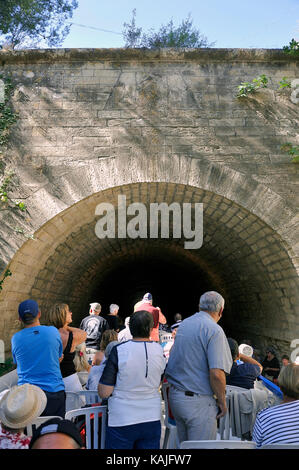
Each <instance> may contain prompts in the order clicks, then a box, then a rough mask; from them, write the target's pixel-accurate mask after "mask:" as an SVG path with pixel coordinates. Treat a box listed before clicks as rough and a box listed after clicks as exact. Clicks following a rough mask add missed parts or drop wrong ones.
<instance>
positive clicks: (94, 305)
mask: <svg viewBox="0 0 299 470" xmlns="http://www.w3.org/2000/svg"><path fill="white" fill-rule="evenodd" d="M89 305H90V307H91V310H92V311H93V312H99V311H100V310H102V306H101V304H99V303H98V302H93V303H92V304H89Z"/></svg>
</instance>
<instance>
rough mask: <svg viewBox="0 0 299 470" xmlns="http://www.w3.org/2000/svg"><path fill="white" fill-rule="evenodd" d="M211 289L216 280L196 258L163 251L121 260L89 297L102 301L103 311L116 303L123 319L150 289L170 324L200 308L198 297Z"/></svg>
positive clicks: (155, 303)
mask: <svg viewBox="0 0 299 470" xmlns="http://www.w3.org/2000/svg"><path fill="white" fill-rule="evenodd" d="M208 290H215V284H214V283H213V281H212V280H211V279H209V277H208V276H207V274H206V273H205V272H204V271H202V270H201V269H199V267H198V266H196V265H195V264H194V263H193V262H191V261H189V262H188V261H186V260H184V263H182V262H181V263H180V262H178V261H177V260H175V259H171V258H168V259H166V258H164V259H163V257H161V253H160V255H159V256H158V255H157V256H156V257H155V256H152V255H150V256H148V258H145V259H142V260H133V261H127V262H125V263H118V264H117V265H116V266H114V268H113V269H112V270H111V271H110V272H109V274H107V275H106V277H105V278H104V279H103V281H102V282H101V283H100V284H99V285H97V286H96V287H95V288H94V290H93V291H92V293H91V296H90V298H91V299H93V300H92V301H93V302H99V303H100V304H101V305H102V313H103V314H106V313H108V312H109V306H110V304H111V303H116V304H117V305H119V307H120V309H119V316H120V317H121V318H122V320H124V319H125V318H126V317H127V316H129V315H130V314H131V313H132V312H133V310H134V305H135V303H136V302H138V301H139V300H141V299H142V297H143V295H144V294H145V293H146V292H150V293H151V294H152V296H153V305H154V306H158V307H160V308H161V311H162V313H163V314H164V315H165V317H166V319H167V324H168V325H171V324H172V323H173V322H174V315H175V314H176V313H180V314H181V315H182V317H183V318H186V317H188V316H190V315H193V314H194V313H195V312H197V311H198V305H199V297H200V296H201V295H202V294H203V293H204V292H206V291H208ZM218 291H219V290H218ZM220 293H221V292H220ZM87 309H88V305H86V311H87ZM221 322H222V327H223V320H221ZM220 324H221V323H220Z"/></svg>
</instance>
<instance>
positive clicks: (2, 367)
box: [0, 357, 16, 377]
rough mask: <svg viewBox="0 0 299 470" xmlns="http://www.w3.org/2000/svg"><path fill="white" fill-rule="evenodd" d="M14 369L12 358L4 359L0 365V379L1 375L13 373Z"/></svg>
mask: <svg viewBox="0 0 299 470" xmlns="http://www.w3.org/2000/svg"><path fill="white" fill-rule="evenodd" d="M15 368H16V365H15V364H14V362H13V359H12V357H10V358H9V359H6V361H4V363H3V364H0V377H1V375H5V374H8V372H11V371H13V370H14V369H15Z"/></svg>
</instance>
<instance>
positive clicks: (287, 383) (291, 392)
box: [278, 363, 299, 400]
mask: <svg viewBox="0 0 299 470" xmlns="http://www.w3.org/2000/svg"><path fill="white" fill-rule="evenodd" d="M278 385H279V387H280V388H281V391H282V393H283V394H284V395H286V396H287V397H290V398H295V400H298V399H299V364H294V363H291V364H288V365H287V366H285V367H284V368H283V369H282V370H281V372H280V374H279V376H278Z"/></svg>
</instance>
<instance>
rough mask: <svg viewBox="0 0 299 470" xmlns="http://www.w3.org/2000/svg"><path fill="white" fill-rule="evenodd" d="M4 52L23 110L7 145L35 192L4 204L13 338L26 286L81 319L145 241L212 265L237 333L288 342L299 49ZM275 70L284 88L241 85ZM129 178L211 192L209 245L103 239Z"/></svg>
mask: <svg viewBox="0 0 299 470" xmlns="http://www.w3.org/2000/svg"><path fill="white" fill-rule="evenodd" d="M0 63H1V64H2V65H1V73H2V74H3V75H4V76H7V77H8V76H9V77H12V79H13V83H14V85H15V92H14V96H13V105H14V108H15V110H16V111H18V113H19V120H18V122H17V124H16V125H14V126H13V129H12V136H11V142H10V146H9V149H8V150H7V152H6V154H5V159H6V162H7V168H8V169H9V168H11V169H13V170H14V171H15V173H16V178H17V181H18V185H17V188H16V189H15V193H14V195H15V197H21V198H24V199H25V202H26V205H27V213H26V215H25V217H20V216H18V215H16V214H12V213H4V212H2V213H1V212H0V217H1V227H0V244H1V247H0V255H1V261H0V263H1V264H0V269H3V270H4V269H5V267H7V266H8V267H9V268H10V269H11V271H12V273H13V276H12V277H11V278H8V279H7V280H6V281H5V283H4V288H3V291H2V293H1V297H0V309H1V317H0V331H2V334H3V338H4V339H5V342H6V347H7V349H9V341H10V337H11V335H12V334H13V332H14V331H16V330H17V329H18V327H19V325H18V323H16V309H17V305H18V303H19V302H20V301H22V300H24V299H25V298H27V297H28V296H34V298H36V299H37V300H38V301H39V302H40V303H41V305H42V306H43V308H44V309H47V308H48V306H49V305H50V304H51V303H52V302H53V301H54V300H64V301H67V302H70V303H71V304H73V305H74V308H73V311H74V314H75V318H77V320H79V319H80V316H82V311H83V310H84V308H86V305H88V298H89V296H90V295H91V293H92V292H93V291H92V289H93V288H95V286H96V285H99V284H101V282H102V280H103V278H104V277H105V273H106V272H107V270H108V271H109V269H110V270H111V269H112V268H111V266H112V265H114V264H115V263H117V262H120V260H121V259H123V260H124V259H127V258H129V259H134V257H138V256H143V255H142V252H143V251H144V250H145V251H146V252H147V253H149V252H152V253H153V254H154V253H155V255H156V256H157V257H158V258H159V257H160V258H163V257H165V256H166V253H167V256H171V257H172V258H175V257H178V258H179V259H181V260H182V261H181V263H182V264H181V266H183V265H184V263H185V261H186V260H187V259H188V260H189V261H190V262H192V263H193V265H194V266H196V267H197V268H198V270H199V271H200V273H201V274H198V275H199V277H200V276H202V279H203V278H204V277H205V276H204V273H205V275H206V277H207V278H208V279H209V286H210V287H213V286H216V287H217V289H218V290H219V291H221V292H223V293H224V294H225V295H226V299H227V302H228V303H227V305H228V310H227V321H228V325H229V326H230V328H233V327H234V330H233V331H234V332H235V333H236V335H237V334H238V332H239V334H240V336H241V335H243V333H244V335H245V332H246V333H248V335H251V336H252V337H253V338H255V340H256V341H257V342H258V343H259V344H261V345H263V344H266V343H267V342H269V341H272V342H274V343H277V344H278V345H280V347H281V348H284V349H285V350H287V349H288V345H289V343H290V340H291V339H293V338H299V330H298V313H299V312H298V267H299V257H298V252H299V243H298V202H299V198H298V168H299V166H298V165H295V164H292V163H291V162H290V156H289V155H287V154H286V153H284V152H283V151H282V150H281V145H282V144H283V143H286V142H292V143H293V144H298V143H299V136H298V105H296V104H294V103H293V102H292V101H291V100H290V93H291V90H278V83H279V81H280V80H281V79H282V77H285V76H286V77H287V78H288V79H290V80H293V79H295V78H299V67H298V61H296V60H295V59H290V58H289V57H288V56H286V55H284V54H283V53H282V52H281V51H278V50H235V49H234V50H224V49H223V50H220V49H219V50H217V49H211V50H199V51H173V50H168V51H167V50H165V51H147V52H145V51H141V50H113V49H112V50H99V49H92V50H64V49H62V50H39V51H22V52H13V53H1V54H0ZM262 73H264V74H266V75H267V77H268V78H269V86H268V88H266V89H262V90H259V91H258V92H256V93H255V94H254V95H252V96H250V97H249V98H248V99H243V100H240V99H237V98H236V93H237V86H238V85H239V84H240V83H241V82H244V81H251V80H252V79H254V78H256V77H258V76H259V75H260V74H262ZM119 193H122V194H126V195H127V199H128V203H130V202H144V203H146V204H149V203H150V202H151V201H152V202H155V201H165V202H168V203H171V202H173V201H178V202H180V203H182V202H186V201H190V202H203V203H204V224H205V225H204V233H205V239H204V245H203V247H202V248H201V249H200V250H198V252H196V253H191V252H188V253H187V251H188V250H183V249H182V246H181V245H180V244H179V242H176V241H174V240H172V241H168V242H165V240H164V241H163V240H160V241H157V243H156V242H155V243H151V242H150V240H147V241H146V242H144V241H143V242H142V241H137V242H135V243H133V244H132V243H131V241H130V240H114V241H107V240H106V241H105V240H104V241H101V242H100V241H99V240H98V239H96V237H95V235H94V226H95V215H94V210H95V207H96V204H97V203H99V202H102V201H104V200H105V201H109V202H111V201H114V202H116V197H117V194H119ZM16 227H21V228H22V229H23V230H24V232H25V233H26V234H34V240H32V239H28V240H27V239H26V238H25V237H24V235H21V234H19V233H17V232H16ZM167 256H166V257H167ZM99 260H101V261H99ZM184 260H185V261H184ZM104 261H105V262H104ZM189 261H188V262H189ZM186 263H187V261H186ZM186 269H187V268H186ZM199 271H198V273H199ZM240 311H241V313H240ZM244 335H243V337H244ZM248 335H247V336H248Z"/></svg>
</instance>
